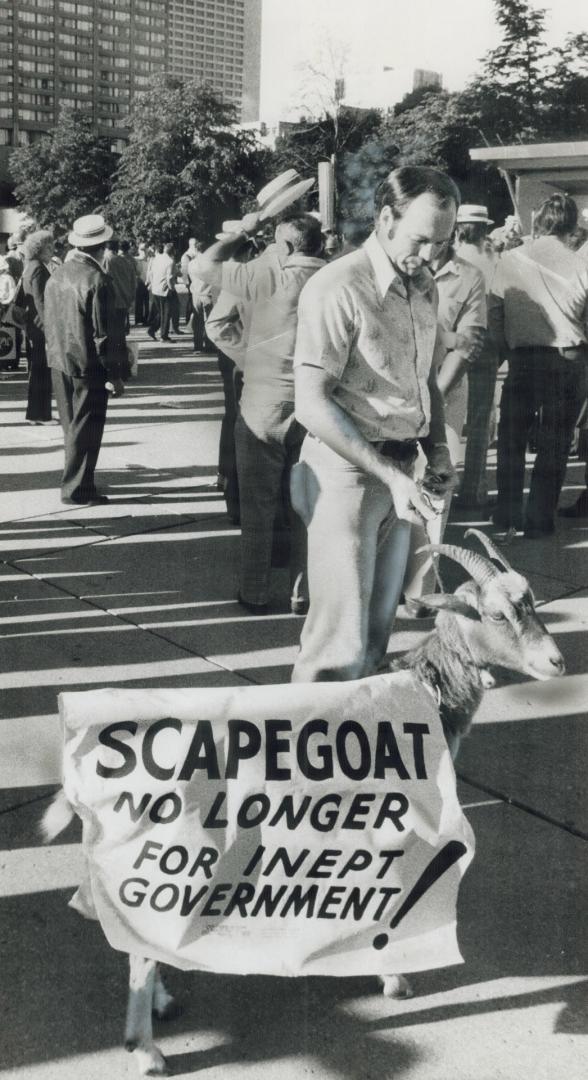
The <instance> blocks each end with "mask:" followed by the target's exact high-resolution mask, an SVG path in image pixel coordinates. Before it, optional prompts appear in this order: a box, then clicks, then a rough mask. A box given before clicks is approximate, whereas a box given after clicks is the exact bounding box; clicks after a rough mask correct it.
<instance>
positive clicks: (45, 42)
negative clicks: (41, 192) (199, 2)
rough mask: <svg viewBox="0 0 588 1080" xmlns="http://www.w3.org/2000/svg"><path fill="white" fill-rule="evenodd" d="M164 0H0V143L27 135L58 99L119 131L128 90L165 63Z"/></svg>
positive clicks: (108, 131) (52, 115)
mask: <svg viewBox="0 0 588 1080" xmlns="http://www.w3.org/2000/svg"><path fill="white" fill-rule="evenodd" d="M167 8H168V4H167V0H79V2H78V0H0V145H4V146H11V145H17V144H23V143H29V142H33V141H34V140H35V139H36V138H38V137H39V135H40V134H42V133H43V132H44V131H47V130H48V129H50V128H51V127H52V126H53V125H54V123H55V121H56V120H57V116H58V113H59V109H60V107H61V106H63V105H69V106H71V107H72V108H76V109H81V110H84V111H88V112H90V113H91V114H92V117H93V119H94V123H95V124H96V128H97V130H98V132H99V133H100V134H102V135H111V136H112V139H113V141H116V140H117V139H118V138H122V137H124V134H125V125H126V121H127V118H128V113H129V108H130V102H131V98H132V96H133V94H134V93H135V92H136V91H137V90H141V89H143V88H144V87H146V86H148V85H149V82H150V79H151V78H152V76H153V74H154V73H155V72H158V71H164V70H165V68H166V64H167V48H166V41H167Z"/></svg>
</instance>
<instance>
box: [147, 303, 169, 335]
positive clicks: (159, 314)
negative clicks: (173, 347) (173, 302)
mask: <svg viewBox="0 0 588 1080" xmlns="http://www.w3.org/2000/svg"><path fill="white" fill-rule="evenodd" d="M170 295H171V294H170V293H168V295H167V296H156V295H155V294H153V305H152V311H151V315H150V317H149V329H150V330H153V333H155V331H156V330H161V337H162V339H165V338H168V337H169V324H170V318H171V309H170V303H169V298H170Z"/></svg>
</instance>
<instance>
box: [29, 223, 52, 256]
mask: <svg viewBox="0 0 588 1080" xmlns="http://www.w3.org/2000/svg"><path fill="white" fill-rule="evenodd" d="M50 240H51V241H53V233H52V232H49V229H37V231H36V232H32V233H29V235H28V236H25V239H24V243H23V248H24V255H25V259H27V260H29V259H38V258H39V255H40V254H41V252H42V250H43V248H44V247H45V245H46V244H48V243H49V241H50Z"/></svg>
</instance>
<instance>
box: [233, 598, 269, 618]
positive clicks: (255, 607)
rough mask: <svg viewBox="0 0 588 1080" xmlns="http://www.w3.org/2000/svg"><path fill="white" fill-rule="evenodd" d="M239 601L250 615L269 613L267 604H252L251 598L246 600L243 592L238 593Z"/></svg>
mask: <svg viewBox="0 0 588 1080" xmlns="http://www.w3.org/2000/svg"><path fill="white" fill-rule="evenodd" d="M237 603H238V604H240V605H241V607H243V608H245V611H248V612H249V614H250V615H267V604H252V603H251V602H250V601H249V600H244V599H243V597H242V596H241V593H237Z"/></svg>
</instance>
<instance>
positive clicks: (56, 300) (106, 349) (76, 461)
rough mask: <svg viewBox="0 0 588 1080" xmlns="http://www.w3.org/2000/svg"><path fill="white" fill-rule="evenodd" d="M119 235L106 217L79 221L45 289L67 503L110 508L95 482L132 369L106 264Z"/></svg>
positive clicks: (63, 498) (63, 496)
mask: <svg viewBox="0 0 588 1080" xmlns="http://www.w3.org/2000/svg"><path fill="white" fill-rule="evenodd" d="M111 236H112V229H111V228H110V226H108V225H107V224H106V222H105V221H104V218H103V217H102V216H101V215H100V214H87V215H85V216H84V217H81V218H78V219H77V220H76V221H75V222H74V225H73V229H72V231H71V232H70V234H69V237H68V239H69V243H70V244H71V245H72V247H73V249H74V250H73V251H72V252H70V254H69V255H68V257H67V259H66V261H65V262H64V263H63V265H62V266H58V267H57V268H56V270H55V271H54V273H53V274H52V276H51V278H50V279H49V281H48V282H47V288H46V290H45V336H46V345H47V362H48V364H49V367H50V368H51V375H52V382H53V390H54V393H55V398H56V401H57V408H58V411H59V419H60V421H61V426H62V428H63V433H64V439H65V467H64V470H63V477H62V481H61V501H62V502H63V503H66V504H68V505H74V506H88V505H95V504H100V503H106V502H108V498H107V496H106V495H100V494H99V493H98V491H97V490H96V485H95V483H94V470H95V467H96V462H97V460H98V454H99V452H100V446H101V443H102V435H103V432H104V423H105V420H106V409H107V405H108V394H109V392H110V393H112V395H113V397H119V396H120V395H121V394H122V393H123V391H124V384H123V379H125V378H127V377H128V373H129V367H128V360H127V353H126V346H125V340H124V333H118V334H117V332H116V326H117V323H116V320H115V317H114V303H115V299H114V289H113V285H112V282H111V280H110V278H109V276H108V274H107V273H106V272H105V270H104V268H103V266H102V261H101V260H102V258H103V256H104V252H105V248H106V243H107V241H108V240H109V239H110V238H111Z"/></svg>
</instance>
